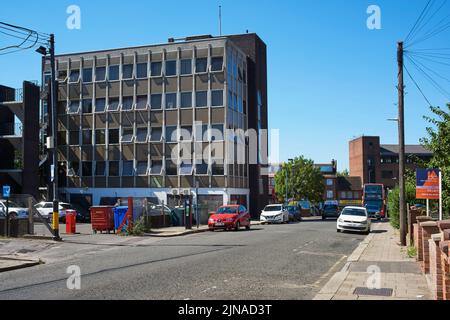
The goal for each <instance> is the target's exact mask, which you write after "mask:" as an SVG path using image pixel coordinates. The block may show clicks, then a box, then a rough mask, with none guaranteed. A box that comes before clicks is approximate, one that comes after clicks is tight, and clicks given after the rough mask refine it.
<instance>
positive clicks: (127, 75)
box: [122, 64, 133, 79]
mask: <svg viewBox="0 0 450 320" xmlns="http://www.w3.org/2000/svg"><path fill="white" fill-rule="evenodd" d="M122 78H123V79H131V78H133V65H132V64H124V65H123V66H122Z"/></svg>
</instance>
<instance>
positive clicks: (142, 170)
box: [136, 161, 148, 176]
mask: <svg viewBox="0 0 450 320" xmlns="http://www.w3.org/2000/svg"><path fill="white" fill-rule="evenodd" d="M147 169H148V163H147V161H138V162H137V164H136V175H138V176H145V175H147Z"/></svg>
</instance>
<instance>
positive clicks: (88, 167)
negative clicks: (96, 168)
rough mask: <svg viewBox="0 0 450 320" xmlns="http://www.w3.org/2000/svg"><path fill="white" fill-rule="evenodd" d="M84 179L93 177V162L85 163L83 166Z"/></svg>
mask: <svg viewBox="0 0 450 320" xmlns="http://www.w3.org/2000/svg"><path fill="white" fill-rule="evenodd" d="M81 170H82V174H83V177H92V162H90V161H83V162H82V165H81Z"/></svg>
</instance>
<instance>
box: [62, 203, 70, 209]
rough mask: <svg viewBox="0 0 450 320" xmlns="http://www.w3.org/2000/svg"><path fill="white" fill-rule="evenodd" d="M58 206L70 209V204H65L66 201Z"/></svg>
mask: <svg viewBox="0 0 450 320" xmlns="http://www.w3.org/2000/svg"><path fill="white" fill-rule="evenodd" d="M60 206H61V207H62V208H63V209H66V210H69V209H72V208H71V207H70V204H67V203H61V204H60Z"/></svg>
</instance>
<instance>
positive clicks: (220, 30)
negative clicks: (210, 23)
mask: <svg viewBox="0 0 450 320" xmlns="http://www.w3.org/2000/svg"><path fill="white" fill-rule="evenodd" d="M219 35H220V36H222V6H219Z"/></svg>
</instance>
